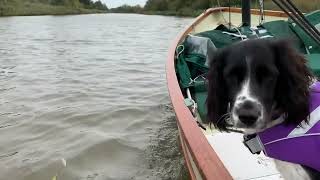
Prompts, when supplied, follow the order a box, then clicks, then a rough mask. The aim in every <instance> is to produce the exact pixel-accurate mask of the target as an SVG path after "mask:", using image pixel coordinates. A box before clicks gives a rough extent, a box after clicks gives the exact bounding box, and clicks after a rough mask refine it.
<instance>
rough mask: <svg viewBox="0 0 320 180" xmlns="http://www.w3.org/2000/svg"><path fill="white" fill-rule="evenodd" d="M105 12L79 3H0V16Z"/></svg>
mask: <svg viewBox="0 0 320 180" xmlns="http://www.w3.org/2000/svg"><path fill="white" fill-rule="evenodd" d="M106 12H107V10H106V9H105V10H102V9H96V8H94V7H90V8H89V7H86V6H84V5H83V4H81V3H79V2H78V3H77V4H71V5H64V4H61V5H60V4H57V5H52V4H49V3H39V2H32V1H30V2H29V1H17V0H16V1H10V2H9V1H7V2H0V16H34V15H71V14H92V13H106Z"/></svg>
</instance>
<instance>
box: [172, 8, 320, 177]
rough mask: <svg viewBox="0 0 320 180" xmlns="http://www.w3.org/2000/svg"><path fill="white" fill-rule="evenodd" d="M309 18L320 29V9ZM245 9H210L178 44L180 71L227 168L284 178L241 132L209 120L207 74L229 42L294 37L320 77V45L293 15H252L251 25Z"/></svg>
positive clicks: (191, 102) (184, 87) (204, 129)
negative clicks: (245, 19) (221, 127)
mask: <svg viewBox="0 0 320 180" xmlns="http://www.w3.org/2000/svg"><path fill="white" fill-rule="evenodd" d="M305 18H306V19H307V20H308V21H309V22H310V23H311V24H312V25H314V27H316V28H317V29H318V30H319V31H320V11H315V12H311V13H308V14H305ZM241 19H242V15H241V13H240V12H230V11H228V8H226V9H224V10H220V12H215V13H211V14H210V15H208V16H207V17H205V19H203V20H202V21H200V23H198V24H196V25H194V26H192V29H191V30H190V32H189V33H188V34H187V35H186V36H185V38H184V39H183V40H182V41H181V42H180V44H179V45H178V46H177V48H176V64H175V68H176V73H177V77H178V80H179V84H180V88H181V91H182V92H183V94H184V97H185V100H184V101H185V105H186V106H187V107H188V108H189V109H190V111H191V112H192V114H193V115H194V117H195V119H196V120H197V121H198V122H197V123H198V125H199V128H201V129H202V132H203V133H204V135H205V136H206V138H207V140H208V142H209V143H210V144H211V146H212V147H213V149H214V150H215V152H216V153H217V154H218V156H219V158H220V159H221V160H222V162H223V163H224V165H225V167H226V169H227V170H228V171H229V172H230V174H231V175H232V177H233V178H234V179H281V176H280V174H279V172H278V171H277V169H276V167H275V165H274V163H273V161H272V160H271V159H269V158H267V157H265V156H264V155H263V153H261V154H260V155H253V154H251V153H250V151H249V150H248V149H247V148H246V147H245V146H244V145H243V143H242V141H243V135H242V134H240V133H236V132H233V133H221V132H219V131H217V130H215V129H214V128H213V127H212V128H211V127H210V126H209V124H208V122H207V120H206V112H207V110H206V104H205V103H206V98H207V88H206V83H207V82H206V73H207V71H208V64H209V61H210V60H211V59H212V56H213V55H214V53H215V51H216V50H217V49H219V48H223V47H225V46H228V45H230V44H233V43H236V42H239V41H245V40H248V39H256V38H260V39H262V38H280V39H291V40H294V41H293V42H294V47H295V48H296V49H297V50H298V51H299V52H301V53H302V54H304V55H305V57H306V59H307V60H308V65H309V67H310V68H311V69H312V71H313V73H314V74H315V75H316V76H318V77H320V61H319V59H320V46H319V45H318V44H317V42H316V41H315V40H314V39H312V38H311V37H310V36H309V35H308V34H307V33H306V32H305V31H303V29H302V28H301V27H300V26H299V25H297V23H296V22H295V21H293V20H292V19H291V18H290V17H289V18H288V17H286V16H283V15H272V13H271V15H268V14H259V13H256V14H251V24H250V26H248V25H244V24H243V22H242V21H241Z"/></svg>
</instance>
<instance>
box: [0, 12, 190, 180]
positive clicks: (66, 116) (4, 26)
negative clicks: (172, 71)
mask: <svg viewBox="0 0 320 180" xmlns="http://www.w3.org/2000/svg"><path fill="white" fill-rule="evenodd" d="M190 22H191V19H187V18H176V17H164V16H146V15H135V14H99V15H77V16H33V17H2V18H0V62H1V63H0V179H1V180H2V179H3V180H9V179H10V180H20V179H26V180H44V179H49V180H51V179H52V177H53V176H55V175H57V177H58V178H57V179H58V180H60V179H67V180H69V179H70V180H73V179H75V180H78V179H90V180H93V179H94V180H102V179H103V180H104V179H108V180H109V179H111V180H112V179H115V180H118V179H181V178H182V177H183V176H184V175H185V170H184V168H183V163H184V162H183V158H182V154H181V153H180V151H179V148H178V137H177V127H176V124H175V119H174V113H173V111H172V107H171V105H170V99H169V96H168V92H167V87H166V80H165V62H166V56H167V51H168V47H169V45H170V43H171V42H172V40H173V39H174V38H175V36H176V35H177V33H178V32H180V31H181V30H182V29H183V28H184V27H185V26H186V25H187V24H189V23H190ZM62 159H64V160H65V161H66V166H64V165H63V163H62Z"/></svg>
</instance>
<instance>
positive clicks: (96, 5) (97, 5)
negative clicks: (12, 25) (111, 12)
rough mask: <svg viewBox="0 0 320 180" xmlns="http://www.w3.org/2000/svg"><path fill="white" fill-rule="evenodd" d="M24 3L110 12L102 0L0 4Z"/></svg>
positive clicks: (35, 0) (34, 0)
mask: <svg viewBox="0 0 320 180" xmlns="http://www.w3.org/2000/svg"><path fill="white" fill-rule="evenodd" d="M1 1H2V2H1ZM23 3H39V4H47V5H53V6H68V7H73V8H86V9H98V10H108V7H107V6H106V5H105V4H104V3H102V2H101V1H100V0H99V1H93V0H0V4H3V5H6V4H9V5H20V4H23Z"/></svg>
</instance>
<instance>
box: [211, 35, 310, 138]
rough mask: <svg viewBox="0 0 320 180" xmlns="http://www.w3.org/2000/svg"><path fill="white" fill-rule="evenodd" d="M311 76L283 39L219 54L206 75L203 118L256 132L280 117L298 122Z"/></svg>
mask: <svg viewBox="0 0 320 180" xmlns="http://www.w3.org/2000/svg"><path fill="white" fill-rule="evenodd" d="M312 78H313V77H312V74H311V72H310V71H309V68H308V67H307V66H306V60H305V59H304V57H303V56H301V55H300V54H299V53H298V52H297V51H296V50H295V49H294V48H292V47H291V46H290V42H289V41H285V40H278V41H275V40H248V41H243V42H240V43H237V44H234V45H231V46H229V47H227V48H224V49H222V50H220V51H219V52H218V53H217V55H216V56H215V57H214V59H213V60H212V61H211V64H210V70H209V74H208V81H209V85H208V98H207V111H208V119H209V121H210V122H212V123H213V124H214V125H215V127H217V128H219V129H220V130H226V129H227V127H228V126H234V127H238V128H245V129H247V130H249V131H250V130H252V131H254V132H258V131H260V130H263V129H265V128H266V127H268V126H269V125H270V124H272V121H273V119H274V118H273V116H276V115H280V114H283V115H284V117H285V122H286V123H294V124H299V123H300V122H301V121H302V120H304V119H306V117H307V116H308V114H309V86H310V85H311V81H312Z"/></svg>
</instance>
